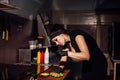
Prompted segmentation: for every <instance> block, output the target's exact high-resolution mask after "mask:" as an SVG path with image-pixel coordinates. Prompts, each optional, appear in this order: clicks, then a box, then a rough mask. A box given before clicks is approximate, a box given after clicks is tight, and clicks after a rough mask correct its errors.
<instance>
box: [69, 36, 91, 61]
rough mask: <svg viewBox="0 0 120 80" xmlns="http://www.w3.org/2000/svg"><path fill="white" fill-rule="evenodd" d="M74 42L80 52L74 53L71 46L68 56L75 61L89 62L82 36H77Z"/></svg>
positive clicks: (87, 51) (86, 47)
mask: <svg viewBox="0 0 120 80" xmlns="http://www.w3.org/2000/svg"><path fill="white" fill-rule="evenodd" d="M75 41H76V43H77V45H78V48H79V49H80V52H75V50H74V48H73V47H72V46H71V51H68V56H69V57H71V58H73V59H76V60H89V59H90V53H89V49H88V46H87V44H86V42H85V39H84V37H83V36H82V35H77V36H76V38H75ZM76 53H78V54H76Z"/></svg>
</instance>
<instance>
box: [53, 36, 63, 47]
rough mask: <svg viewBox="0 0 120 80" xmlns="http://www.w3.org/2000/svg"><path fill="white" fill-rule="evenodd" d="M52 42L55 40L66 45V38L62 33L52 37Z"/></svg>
mask: <svg viewBox="0 0 120 80" xmlns="http://www.w3.org/2000/svg"><path fill="white" fill-rule="evenodd" d="M52 42H55V43H56V45H60V46H64V45H65V38H64V36H63V35H62V34H60V35H58V36H56V37H54V38H53V39H52Z"/></svg>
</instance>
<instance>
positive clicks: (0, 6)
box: [0, 2, 20, 10]
mask: <svg viewBox="0 0 120 80" xmlns="http://www.w3.org/2000/svg"><path fill="white" fill-rule="evenodd" d="M11 9H16V10H18V9H20V8H19V7H16V6H13V5H10V4H7V3H2V2H0V10H11Z"/></svg>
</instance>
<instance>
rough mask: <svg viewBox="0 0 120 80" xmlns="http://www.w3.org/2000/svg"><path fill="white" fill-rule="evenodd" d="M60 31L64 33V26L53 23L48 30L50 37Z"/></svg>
mask: <svg viewBox="0 0 120 80" xmlns="http://www.w3.org/2000/svg"><path fill="white" fill-rule="evenodd" d="M62 33H66V30H65V29H64V26H62V25H60V24H53V26H52V29H51V31H50V38H51V39H52V38H54V37H56V36H58V35H60V34H62Z"/></svg>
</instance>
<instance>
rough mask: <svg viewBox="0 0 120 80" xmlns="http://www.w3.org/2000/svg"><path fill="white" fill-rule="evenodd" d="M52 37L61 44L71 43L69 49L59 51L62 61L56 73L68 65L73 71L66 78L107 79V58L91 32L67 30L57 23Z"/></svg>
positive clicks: (70, 79)
mask: <svg viewBox="0 0 120 80" xmlns="http://www.w3.org/2000/svg"><path fill="white" fill-rule="evenodd" d="M50 38H51V41H52V42H54V43H56V44H57V45H59V46H65V45H66V43H67V44H68V45H69V49H68V48H66V49H64V50H59V51H58V52H57V54H59V55H60V56H61V59H60V61H61V63H60V65H59V67H58V68H57V69H56V70H55V71H56V73H60V72H62V71H63V69H64V68H65V67H66V66H68V67H69V68H70V69H71V71H70V75H69V76H68V77H67V78H66V80H105V78H106V73H107V61H106V58H105V56H104V55H103V53H102V51H101V50H100V49H99V47H98V46H97V44H96V41H95V40H94V39H93V38H92V37H91V36H90V35H89V34H87V33H85V32H84V31H81V30H73V31H66V30H65V29H64V28H63V26H61V25H58V24H55V25H53V28H52V30H51V32H50ZM65 62H67V63H65Z"/></svg>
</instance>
